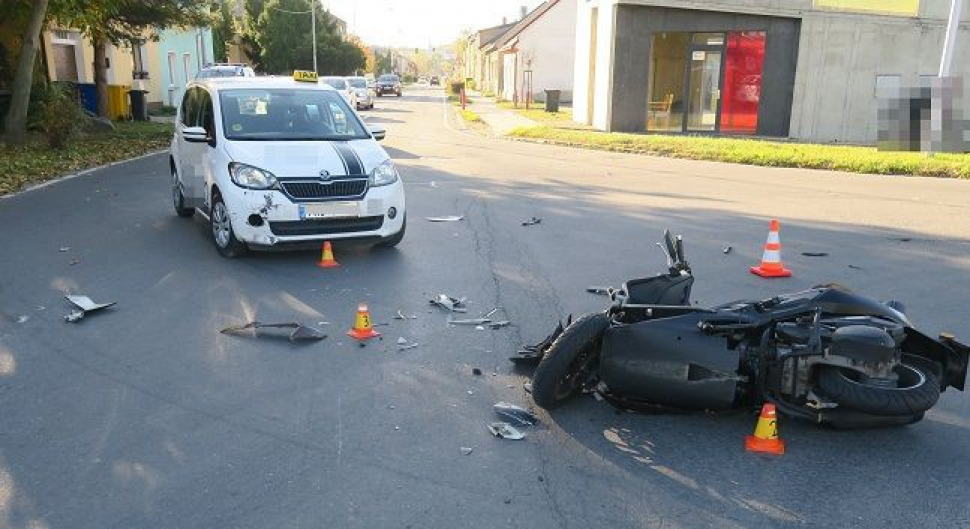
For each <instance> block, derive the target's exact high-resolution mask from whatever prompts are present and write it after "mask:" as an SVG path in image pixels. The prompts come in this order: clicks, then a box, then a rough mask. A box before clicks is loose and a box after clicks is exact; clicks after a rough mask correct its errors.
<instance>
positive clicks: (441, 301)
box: [430, 294, 468, 312]
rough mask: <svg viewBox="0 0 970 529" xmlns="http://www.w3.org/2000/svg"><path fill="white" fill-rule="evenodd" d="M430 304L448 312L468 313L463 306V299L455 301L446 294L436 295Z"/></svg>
mask: <svg viewBox="0 0 970 529" xmlns="http://www.w3.org/2000/svg"><path fill="white" fill-rule="evenodd" d="M430 303H431V304H432V305H435V306H438V307H441V308H443V309H447V310H450V311H451V312H468V308H467V307H466V306H465V298H461V299H456V298H453V297H451V296H449V295H447V294H438V295H437V296H435V297H434V298H433V299H432V300H431V301H430Z"/></svg>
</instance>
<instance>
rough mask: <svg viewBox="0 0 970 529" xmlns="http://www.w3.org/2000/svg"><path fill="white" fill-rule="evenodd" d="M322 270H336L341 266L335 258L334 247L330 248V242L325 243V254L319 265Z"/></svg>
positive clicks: (322, 255)
mask: <svg viewBox="0 0 970 529" xmlns="http://www.w3.org/2000/svg"><path fill="white" fill-rule="evenodd" d="M317 266H319V267H320V268H336V267H338V266H340V263H338V262H337V260H336V259H334V258H333V247H332V246H330V241H326V242H324V243H323V253H322V254H321V255H320V262H319V263H317Z"/></svg>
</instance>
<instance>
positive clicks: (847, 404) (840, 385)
mask: <svg viewBox="0 0 970 529" xmlns="http://www.w3.org/2000/svg"><path fill="white" fill-rule="evenodd" d="M894 371H895V372H896V374H897V375H898V376H899V383H898V387H895V388H892V387H886V386H876V385H872V384H866V383H865V382H863V381H860V380H858V379H857V377H855V376H853V373H852V372H851V371H850V370H847V369H842V368H838V367H834V366H822V367H821V369H820V371H819V374H818V389H819V391H820V392H821V393H822V394H824V395H825V396H827V397H829V398H830V399H832V400H833V401H835V402H836V403H837V404H838V405H839V406H842V407H844V408H848V409H852V410H856V411H860V412H864V413H870V414H872V415H879V416H883V417H886V416H890V417H891V416H901V415H919V414H922V413H923V412H925V411H927V410H929V409H930V408H932V407H933V406H934V405H935V404H936V401H937V400H939V398H940V382H939V379H938V378H937V377H936V375H935V374H934V373H932V372H931V371H930V370H929V369H927V368H926V367H922V366H916V365H909V364H898V365H897V366H896V367H895V368H894Z"/></svg>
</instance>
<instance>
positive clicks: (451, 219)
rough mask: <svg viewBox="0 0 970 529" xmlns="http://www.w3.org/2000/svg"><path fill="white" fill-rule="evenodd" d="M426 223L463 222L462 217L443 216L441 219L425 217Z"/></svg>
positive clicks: (463, 218) (463, 217)
mask: <svg viewBox="0 0 970 529" xmlns="http://www.w3.org/2000/svg"><path fill="white" fill-rule="evenodd" d="M425 219H427V220H428V222H459V221H462V220H465V216H464V215H445V216H443V217H425Z"/></svg>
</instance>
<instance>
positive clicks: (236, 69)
mask: <svg viewBox="0 0 970 529" xmlns="http://www.w3.org/2000/svg"><path fill="white" fill-rule="evenodd" d="M215 77H256V72H255V71H254V70H253V69H252V68H250V67H249V66H247V65H245V64H221V63H220V64H209V65H206V67H205V68H203V69H201V70H199V73H197V74H195V78H196V79H213V78H215Z"/></svg>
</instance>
